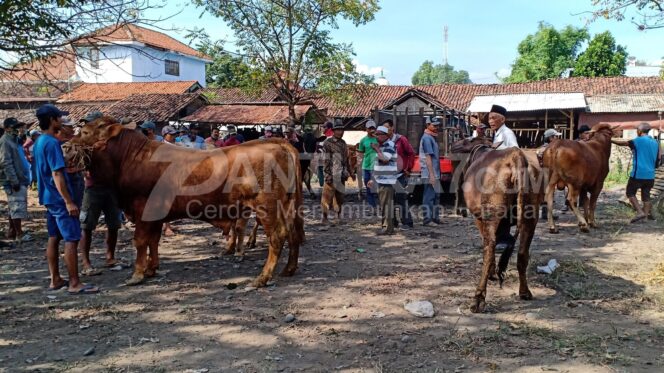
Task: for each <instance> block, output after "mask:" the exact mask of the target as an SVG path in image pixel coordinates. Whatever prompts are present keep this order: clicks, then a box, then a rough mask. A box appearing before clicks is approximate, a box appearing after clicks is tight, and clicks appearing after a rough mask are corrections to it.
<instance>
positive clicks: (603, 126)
mask: <svg viewBox="0 0 664 373" xmlns="http://www.w3.org/2000/svg"><path fill="white" fill-rule="evenodd" d="M613 136H615V132H614V131H613V127H611V125H610V124H609V123H600V124H598V125H596V126H595V127H593V129H591V130H590V131H587V132H585V133H583V137H582V140H585V141H590V140H592V139H600V138H601V139H604V140H607V141H608V140H610V139H611V138H612V137H613Z"/></svg>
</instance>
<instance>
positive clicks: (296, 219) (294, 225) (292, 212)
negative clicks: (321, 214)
mask: <svg viewBox="0 0 664 373" xmlns="http://www.w3.org/2000/svg"><path fill="white" fill-rule="evenodd" d="M290 148H292V146H290V145H287V147H284V150H286V152H287V154H288V157H289V159H290V162H291V165H292V169H293V170H294V171H295V177H294V178H290V185H289V186H288V190H287V195H288V202H287V205H288V206H287V209H286V214H287V216H284V217H283V219H284V220H285V223H286V224H285V226H286V229H288V241H289V245H290V244H294V245H300V244H302V242H304V218H303V217H302V211H300V210H301V207H302V203H303V196H302V170H301V169H300V157H299V154H297V153H296V152H294V151H293V150H294V149H290Z"/></svg>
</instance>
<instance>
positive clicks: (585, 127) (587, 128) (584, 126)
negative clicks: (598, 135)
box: [579, 124, 590, 134]
mask: <svg viewBox="0 0 664 373" xmlns="http://www.w3.org/2000/svg"><path fill="white" fill-rule="evenodd" d="M588 131H590V127H588V125H587V124H582V125H581V127H579V134H582V133H584V132H588Z"/></svg>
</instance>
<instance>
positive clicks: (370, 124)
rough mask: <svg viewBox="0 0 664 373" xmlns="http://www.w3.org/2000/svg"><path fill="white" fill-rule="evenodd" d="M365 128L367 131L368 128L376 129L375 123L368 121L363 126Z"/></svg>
mask: <svg viewBox="0 0 664 373" xmlns="http://www.w3.org/2000/svg"><path fill="white" fill-rule="evenodd" d="M365 127H366V128H367V129H369V128H376V122H374V121H373V120H371V119H369V120H368V121H367V124H365Z"/></svg>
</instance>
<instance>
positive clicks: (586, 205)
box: [579, 189, 590, 223]
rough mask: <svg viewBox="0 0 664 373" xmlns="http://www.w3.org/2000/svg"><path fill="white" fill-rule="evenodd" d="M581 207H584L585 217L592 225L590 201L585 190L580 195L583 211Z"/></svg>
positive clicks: (580, 204)
mask: <svg viewBox="0 0 664 373" xmlns="http://www.w3.org/2000/svg"><path fill="white" fill-rule="evenodd" d="M581 206H583V217H584V218H585V219H586V221H587V222H588V223H590V199H589V198H588V192H587V191H586V190H585V189H584V190H581V193H580V194H579V209H581Z"/></svg>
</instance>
